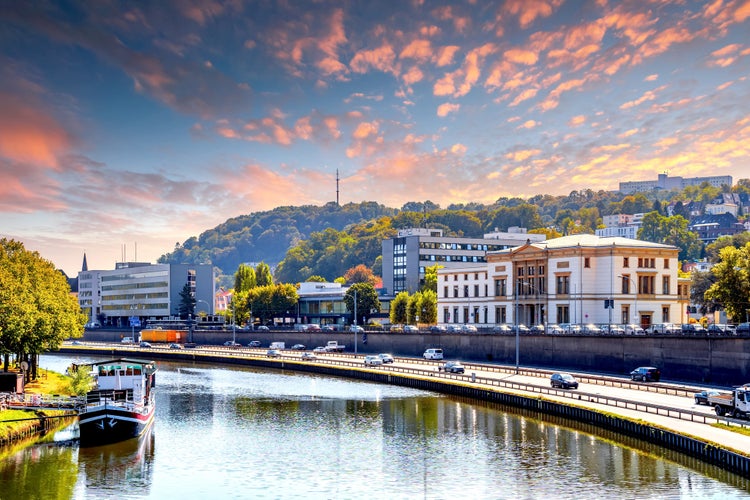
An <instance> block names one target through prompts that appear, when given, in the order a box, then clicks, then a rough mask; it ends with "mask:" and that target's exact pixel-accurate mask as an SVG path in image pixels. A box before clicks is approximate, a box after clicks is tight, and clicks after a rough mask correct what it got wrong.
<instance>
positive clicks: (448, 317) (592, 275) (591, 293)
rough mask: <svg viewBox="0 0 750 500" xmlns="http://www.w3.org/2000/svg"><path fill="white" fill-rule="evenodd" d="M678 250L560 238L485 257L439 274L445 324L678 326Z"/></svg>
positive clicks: (635, 242) (638, 243) (620, 240)
mask: <svg viewBox="0 0 750 500" xmlns="http://www.w3.org/2000/svg"><path fill="white" fill-rule="evenodd" d="M677 254H678V249H677V248H676V247H673V246H669V245H661V244H657V243H651V242H647V241H640V240H633V239H629V238H619V237H613V238H601V237H598V236H594V235H589V234H581V235H573V236H565V237H562V238H555V239H551V240H546V241H542V242H536V243H531V242H527V243H526V244H525V245H521V246H518V247H514V248H510V249H507V250H500V251H497V252H489V253H488V254H487V262H486V264H483V265H476V264H475V265H471V266H466V267H461V268H446V269H440V270H439V271H438V320H439V321H440V322H442V323H475V324H479V325H481V324H486V325H487V326H491V325H495V324H502V323H508V324H525V325H532V324H548V323H574V324H583V323H607V324H610V323H637V324H640V325H642V326H643V327H646V326H648V325H650V324H652V323H670V322H673V323H679V322H680V321H681V318H682V315H681V309H680V308H681V302H680V301H679V300H678V299H679V296H678V277H677V268H678V260H677Z"/></svg>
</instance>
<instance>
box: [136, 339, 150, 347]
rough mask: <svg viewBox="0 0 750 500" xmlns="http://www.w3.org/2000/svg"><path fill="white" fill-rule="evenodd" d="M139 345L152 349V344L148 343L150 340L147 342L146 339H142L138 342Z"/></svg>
mask: <svg viewBox="0 0 750 500" xmlns="http://www.w3.org/2000/svg"><path fill="white" fill-rule="evenodd" d="M138 347H143V348H145V349H150V348H151V344H150V343H148V342H146V341H145V340H141V341H140V342H139V343H138Z"/></svg>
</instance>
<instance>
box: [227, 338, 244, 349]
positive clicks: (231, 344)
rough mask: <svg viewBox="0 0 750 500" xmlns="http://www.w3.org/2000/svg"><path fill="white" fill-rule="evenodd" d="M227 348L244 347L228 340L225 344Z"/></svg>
mask: <svg viewBox="0 0 750 500" xmlns="http://www.w3.org/2000/svg"><path fill="white" fill-rule="evenodd" d="M224 346H225V347H242V344H240V343H239V342H235V341H234V340H227V341H226V342H224Z"/></svg>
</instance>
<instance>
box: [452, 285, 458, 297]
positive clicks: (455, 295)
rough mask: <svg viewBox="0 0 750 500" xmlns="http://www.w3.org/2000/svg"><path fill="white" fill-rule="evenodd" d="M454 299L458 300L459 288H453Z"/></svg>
mask: <svg viewBox="0 0 750 500" xmlns="http://www.w3.org/2000/svg"><path fill="white" fill-rule="evenodd" d="M453 297H455V298H458V287H457V286H454V287H453Z"/></svg>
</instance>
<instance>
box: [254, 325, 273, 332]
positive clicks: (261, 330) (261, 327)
mask: <svg viewBox="0 0 750 500" xmlns="http://www.w3.org/2000/svg"><path fill="white" fill-rule="evenodd" d="M255 330H257V331H259V332H267V331H269V330H270V328H268V327H267V326H266V325H260V326H259V327H258V328H256V329H255Z"/></svg>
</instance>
